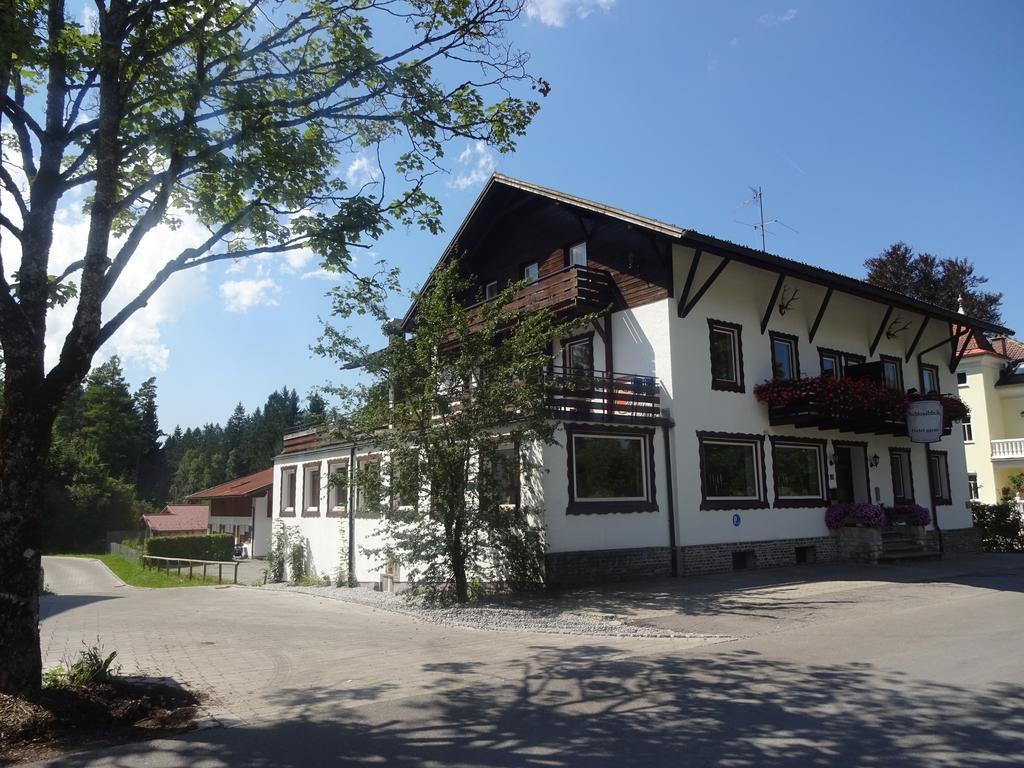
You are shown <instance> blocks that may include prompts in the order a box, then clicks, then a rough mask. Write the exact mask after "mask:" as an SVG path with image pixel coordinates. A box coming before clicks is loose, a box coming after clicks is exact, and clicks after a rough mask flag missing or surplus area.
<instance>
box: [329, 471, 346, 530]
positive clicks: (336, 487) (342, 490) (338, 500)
mask: <svg viewBox="0 0 1024 768" xmlns="http://www.w3.org/2000/svg"><path fill="white" fill-rule="evenodd" d="M347 509H348V462H347V461H332V462H329V463H328V464H327V517H341V516H343V515H344V514H345V512H346V511H347Z"/></svg>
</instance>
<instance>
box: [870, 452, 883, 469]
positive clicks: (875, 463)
mask: <svg viewBox="0 0 1024 768" xmlns="http://www.w3.org/2000/svg"><path fill="white" fill-rule="evenodd" d="M880 461H881V459H879V458H878V454H877V453H876V454H875V455H874V456H872V457H871V466H872V467H877V466H878V462H880Z"/></svg>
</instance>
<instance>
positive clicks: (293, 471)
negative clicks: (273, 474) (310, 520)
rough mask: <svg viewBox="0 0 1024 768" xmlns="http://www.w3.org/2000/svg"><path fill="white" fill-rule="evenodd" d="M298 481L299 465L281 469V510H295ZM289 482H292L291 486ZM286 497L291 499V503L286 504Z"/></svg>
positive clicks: (292, 511)
mask: <svg viewBox="0 0 1024 768" xmlns="http://www.w3.org/2000/svg"><path fill="white" fill-rule="evenodd" d="M297 482H298V467H294V466H293V467H286V468H284V469H282V470H281V512H291V513H294V512H295V501H296V499H295V496H296V490H297V487H296V484H297ZM289 483H290V484H291V485H290V486H289ZM289 489H290V492H289ZM286 498H288V499H289V500H290V501H291V504H290V505H287V506H286V505H285V499H286Z"/></svg>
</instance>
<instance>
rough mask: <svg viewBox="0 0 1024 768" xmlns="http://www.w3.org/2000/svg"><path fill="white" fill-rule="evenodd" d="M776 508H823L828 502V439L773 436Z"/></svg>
mask: <svg viewBox="0 0 1024 768" xmlns="http://www.w3.org/2000/svg"><path fill="white" fill-rule="evenodd" d="M771 442H772V476H773V479H774V481H775V503H774V506H776V507H821V506H824V505H825V504H826V503H827V499H828V482H827V480H826V474H825V445H826V441H825V440H815V439H811V438H799V437H777V436H772V438H771Z"/></svg>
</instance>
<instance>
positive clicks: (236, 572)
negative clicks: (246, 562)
mask: <svg viewBox="0 0 1024 768" xmlns="http://www.w3.org/2000/svg"><path fill="white" fill-rule="evenodd" d="M237 583H238V563H235V584H237Z"/></svg>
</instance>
